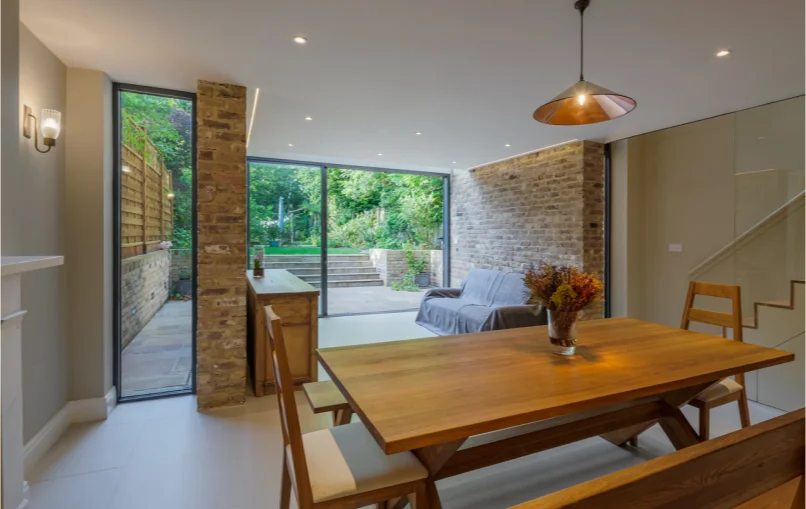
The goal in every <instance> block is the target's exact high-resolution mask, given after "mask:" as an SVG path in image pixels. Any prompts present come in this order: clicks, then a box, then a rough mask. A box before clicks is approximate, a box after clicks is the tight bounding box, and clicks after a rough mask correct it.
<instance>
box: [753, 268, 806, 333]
mask: <svg viewBox="0 0 806 509" xmlns="http://www.w3.org/2000/svg"><path fill="white" fill-rule="evenodd" d="M789 283H790V285H789V300H786V299H783V300H770V301H762V302H754V303H753V316H748V317H745V318H744V319H743V320H742V322H743V323H742V325H744V327H745V328H747V329H758V317H759V307H768V308H777V309H787V310H789V311H794V309H795V294H796V293H797V291H796V287H795V285H804V284H806V281H796V280H794V279H793V280H792V281H790V282H789ZM802 304H803V303H801V307H802Z"/></svg>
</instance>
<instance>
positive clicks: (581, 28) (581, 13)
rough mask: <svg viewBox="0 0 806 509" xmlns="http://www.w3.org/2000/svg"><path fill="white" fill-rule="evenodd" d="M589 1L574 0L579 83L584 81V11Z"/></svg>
mask: <svg viewBox="0 0 806 509" xmlns="http://www.w3.org/2000/svg"><path fill="white" fill-rule="evenodd" d="M590 3H591V1H590V0H576V2H574V8H575V9H576V10H578V11H579V81H585V73H584V69H585V9H587V8H588V6H589V5H590Z"/></svg>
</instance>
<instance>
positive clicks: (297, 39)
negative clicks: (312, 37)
mask: <svg viewBox="0 0 806 509" xmlns="http://www.w3.org/2000/svg"><path fill="white" fill-rule="evenodd" d="M294 42H295V43H297V44H305V43H306V42H308V39H306V38H305V37H302V36H301V35H298V36H296V37H294Z"/></svg>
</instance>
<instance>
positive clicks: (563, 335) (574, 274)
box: [523, 264, 603, 355]
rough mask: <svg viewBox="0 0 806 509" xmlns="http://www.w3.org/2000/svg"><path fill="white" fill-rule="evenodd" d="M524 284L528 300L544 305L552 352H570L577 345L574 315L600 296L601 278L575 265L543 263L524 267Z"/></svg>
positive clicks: (572, 351) (575, 317)
mask: <svg viewBox="0 0 806 509" xmlns="http://www.w3.org/2000/svg"><path fill="white" fill-rule="evenodd" d="M523 282H524V285H525V286H526V288H527V289H528V291H529V292H530V293H531V295H532V296H531V299H530V300H529V302H531V303H538V302H539V303H540V304H543V306H544V307H545V308H546V309H548V316H549V320H548V333H549V339H550V340H551V343H552V344H553V345H555V346H557V347H558V348H557V349H556V350H555V353H558V354H562V355H573V354H574V352H575V351H576V345H577V327H576V324H577V318H578V314H579V311H581V310H582V309H583V308H584V307H585V306H587V305H588V304H590V303H591V302H594V301H596V300H598V299H600V298H601V296H602V288H603V285H602V282H601V281H599V279H598V278H597V277H596V276H594V275H593V274H588V273H585V272H580V271H579V269H577V268H576V267H568V266H565V265H551V264H543V265H541V266H540V269H538V270H535V269H534V268H532V269H529V270H528V271H526V275H525V276H524V280H523Z"/></svg>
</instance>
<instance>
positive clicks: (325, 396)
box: [302, 380, 353, 426]
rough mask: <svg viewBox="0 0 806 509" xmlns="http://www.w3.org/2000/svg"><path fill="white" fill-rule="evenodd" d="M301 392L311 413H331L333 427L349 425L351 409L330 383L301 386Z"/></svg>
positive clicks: (351, 414)
mask: <svg viewBox="0 0 806 509" xmlns="http://www.w3.org/2000/svg"><path fill="white" fill-rule="evenodd" d="M302 390H303V391H305V397H306V398H308V403H309V404H310V405H311V410H313V413H315V414H323V413H325V412H331V413H332V414H333V425H334V426H341V425H342V424H350V419H351V418H352V417H353V409H352V408H351V407H350V403H348V402H347V400H346V399H344V395H343V394H342V393H341V391H340V390H339V388H338V387H336V384H334V383H333V382H332V381H330V380H328V381H326V382H311V383H307V384H302Z"/></svg>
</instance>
